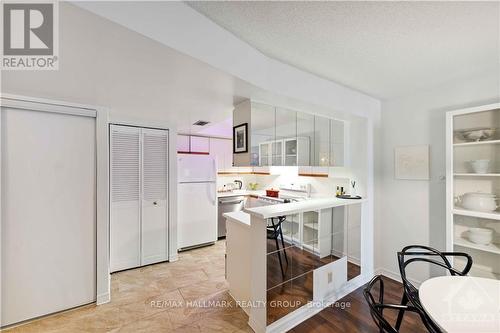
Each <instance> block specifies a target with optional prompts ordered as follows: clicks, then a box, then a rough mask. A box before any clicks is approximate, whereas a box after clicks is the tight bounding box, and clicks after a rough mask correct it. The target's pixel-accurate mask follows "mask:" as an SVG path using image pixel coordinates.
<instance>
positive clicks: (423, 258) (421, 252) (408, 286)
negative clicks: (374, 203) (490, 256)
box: [396, 245, 472, 332]
mask: <svg viewBox="0 0 500 333" xmlns="http://www.w3.org/2000/svg"><path fill="white" fill-rule="evenodd" d="M408 257H410V258H408ZM447 257H463V258H465V259H466V260H467V262H466V264H465V266H464V268H463V269H462V270H459V269H456V268H454V267H453V266H452V265H451V263H450V261H449V260H448V258H447ZM418 262H424V263H430V264H433V265H437V266H439V267H442V268H444V269H445V270H446V271H448V272H449V273H450V274H451V275H455V276H457V275H458V276H464V275H467V273H469V271H470V269H471V267H472V257H471V256H470V255H468V254H467V253H463V252H440V251H438V250H436V249H433V248H431V247H428V246H423V245H410V246H406V247H405V248H403V249H402V250H401V251H400V252H398V264H399V271H400V273H401V279H402V280H403V288H404V293H403V297H402V299H401V305H406V304H408V303H410V304H411V305H412V306H414V307H415V308H416V309H417V310H418V311H419V312H420V313H421V314H422V315H423V316H424V317H425V318H426V320H425V321H424V324H425V326H426V327H427V329H428V330H429V331H430V332H441V330H440V329H439V327H438V326H437V325H436V324H435V323H434V322H433V321H432V319H431V318H430V317H429V316H428V315H427V314H426V313H425V310H424V308H423V306H422V304H421V303H420V299H419V297H418V289H417V288H416V287H415V286H414V285H413V284H412V283H411V282H410V280H409V279H408V277H407V276H406V268H407V267H408V265H410V264H414V263H418ZM403 316H404V312H403V311H400V313H399V315H398V319H397V321H396V329H399V327H400V326H401V322H402V321H403Z"/></svg>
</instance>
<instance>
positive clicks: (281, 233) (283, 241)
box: [280, 228, 288, 264]
mask: <svg viewBox="0 0 500 333" xmlns="http://www.w3.org/2000/svg"><path fill="white" fill-rule="evenodd" d="M280 236H281V244H282V245H283V252H284V253H285V260H286V263H287V264H288V256H287V255H286V250H285V240H284V239H283V230H282V229H281V228H280Z"/></svg>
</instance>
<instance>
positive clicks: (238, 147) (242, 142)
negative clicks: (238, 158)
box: [233, 123, 248, 154]
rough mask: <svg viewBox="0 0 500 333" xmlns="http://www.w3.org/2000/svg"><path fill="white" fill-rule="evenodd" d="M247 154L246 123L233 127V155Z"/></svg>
mask: <svg viewBox="0 0 500 333" xmlns="http://www.w3.org/2000/svg"><path fill="white" fill-rule="evenodd" d="M247 152H248V123H244V124H241V125H238V126H234V127H233V153H235V154H238V153H247Z"/></svg>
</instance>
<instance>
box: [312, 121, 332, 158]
mask: <svg viewBox="0 0 500 333" xmlns="http://www.w3.org/2000/svg"><path fill="white" fill-rule="evenodd" d="M313 165H314V166H326V167H327V166H329V165H330V119H328V118H325V117H319V116H315V117H314V164H313Z"/></svg>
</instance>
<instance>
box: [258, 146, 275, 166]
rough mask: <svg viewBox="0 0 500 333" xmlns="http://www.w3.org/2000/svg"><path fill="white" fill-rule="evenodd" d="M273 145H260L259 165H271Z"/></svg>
mask: <svg viewBox="0 0 500 333" xmlns="http://www.w3.org/2000/svg"><path fill="white" fill-rule="evenodd" d="M271 153H272V143H271V142H264V143H261V144H260V145H259V165H260V166H269V165H271V158H272V154H271Z"/></svg>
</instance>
